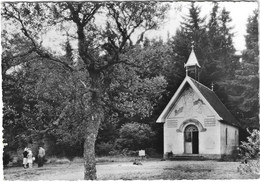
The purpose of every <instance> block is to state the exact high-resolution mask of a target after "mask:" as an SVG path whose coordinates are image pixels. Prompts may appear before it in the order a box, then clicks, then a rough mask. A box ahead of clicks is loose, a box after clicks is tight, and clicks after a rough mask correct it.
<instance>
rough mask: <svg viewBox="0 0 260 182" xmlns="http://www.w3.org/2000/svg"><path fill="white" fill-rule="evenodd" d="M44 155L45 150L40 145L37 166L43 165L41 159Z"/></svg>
mask: <svg viewBox="0 0 260 182" xmlns="http://www.w3.org/2000/svg"><path fill="white" fill-rule="evenodd" d="M44 156H45V150H44V148H42V147H41V146H39V151H38V167H42V166H43V160H44Z"/></svg>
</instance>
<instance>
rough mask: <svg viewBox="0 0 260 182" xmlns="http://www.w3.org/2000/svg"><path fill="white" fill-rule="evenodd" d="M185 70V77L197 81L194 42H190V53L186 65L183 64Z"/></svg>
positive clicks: (197, 64)
mask: <svg viewBox="0 0 260 182" xmlns="http://www.w3.org/2000/svg"><path fill="white" fill-rule="evenodd" d="M184 67H185V68H186V75H187V76H190V77H192V78H194V79H195V80H197V81H198V80H199V68H200V67H201V66H200V65H199V62H198V60H197V57H196V55H195V52H194V41H192V42H191V53H190V56H189V59H188V61H187V63H186V64H184Z"/></svg>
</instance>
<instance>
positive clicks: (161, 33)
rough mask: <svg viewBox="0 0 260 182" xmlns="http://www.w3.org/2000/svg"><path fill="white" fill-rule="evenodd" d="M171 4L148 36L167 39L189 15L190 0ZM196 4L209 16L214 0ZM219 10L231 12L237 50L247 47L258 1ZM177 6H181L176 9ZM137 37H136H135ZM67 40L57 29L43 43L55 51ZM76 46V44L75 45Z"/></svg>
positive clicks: (225, 4) (222, 3) (231, 5)
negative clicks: (165, 16) (248, 21)
mask: <svg viewBox="0 0 260 182" xmlns="http://www.w3.org/2000/svg"><path fill="white" fill-rule="evenodd" d="M168 3H170V4H171V10H170V11H169V14H168V17H167V19H166V20H165V23H164V24H163V25H161V27H160V29H159V30H156V31H155V30H153V31H149V32H147V33H146V36H147V37H148V38H159V37H161V38H162V39H163V40H166V38H167V35H168V34H169V35H170V36H173V35H174V34H175V32H176V29H177V28H179V27H180V21H182V16H184V15H188V8H189V7H190V2H168ZM196 5H199V6H200V7H201V15H202V17H204V16H206V15H207V16H209V15H210V12H211V11H212V6H213V4H212V2H196ZM219 6H220V8H219V10H221V9H222V8H223V7H225V8H226V10H227V11H229V12H230V16H231V18H232V22H231V25H232V26H233V27H234V29H233V33H234V39H233V41H234V46H235V48H236V50H237V51H242V50H244V49H245V38H244V36H245V35H246V24H247V19H248V17H249V16H250V15H253V10H255V9H257V8H258V3H257V2H243V1H242V2H219ZM176 8H180V9H179V10H177V11H176ZM100 24H104V20H101V21H100ZM133 39H135V38H133ZM65 40H66V36H64V35H63V36H62V35H57V32H55V30H53V31H50V32H48V33H47V35H46V37H44V40H43V45H44V46H46V47H49V48H50V49H52V50H53V51H55V52H60V51H62V50H61V47H60V45H61V44H62V42H64V41H65ZM73 47H74V46H73Z"/></svg>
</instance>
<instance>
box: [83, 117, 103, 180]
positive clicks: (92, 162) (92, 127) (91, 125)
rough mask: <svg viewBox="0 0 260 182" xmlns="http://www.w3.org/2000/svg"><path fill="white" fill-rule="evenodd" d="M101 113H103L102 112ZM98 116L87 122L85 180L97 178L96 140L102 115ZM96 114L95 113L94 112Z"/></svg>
mask: <svg viewBox="0 0 260 182" xmlns="http://www.w3.org/2000/svg"><path fill="white" fill-rule="evenodd" d="M100 114H101V113H100ZM100 114H99V116H96V117H93V116H92V119H91V120H90V121H89V122H87V123H88V125H87V127H86V135H85V141H84V180H96V179H97V175H96V159H95V142H96V138H97V134H98V129H99V125H100V123H101V117H100ZM93 115H94V114H93Z"/></svg>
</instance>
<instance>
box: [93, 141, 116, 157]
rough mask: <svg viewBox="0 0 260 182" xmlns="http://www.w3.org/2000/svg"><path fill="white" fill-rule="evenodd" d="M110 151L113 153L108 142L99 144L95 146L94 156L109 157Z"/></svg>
mask: <svg viewBox="0 0 260 182" xmlns="http://www.w3.org/2000/svg"><path fill="white" fill-rule="evenodd" d="M111 151H113V144H111V143H109V142H107V143H106V142H101V143H99V144H96V154H97V155H99V156H105V155H109V153H110V152H111Z"/></svg>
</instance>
